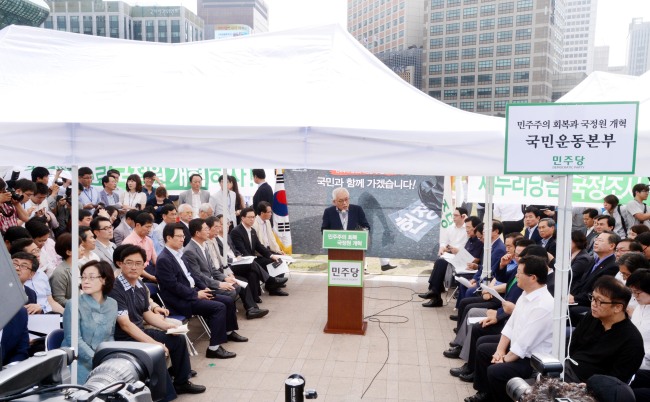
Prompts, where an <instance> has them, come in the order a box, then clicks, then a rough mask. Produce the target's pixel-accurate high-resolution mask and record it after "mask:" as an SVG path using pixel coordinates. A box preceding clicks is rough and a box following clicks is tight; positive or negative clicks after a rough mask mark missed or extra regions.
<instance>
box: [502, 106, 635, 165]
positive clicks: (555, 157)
mask: <svg viewBox="0 0 650 402" xmlns="http://www.w3.org/2000/svg"><path fill="white" fill-rule="evenodd" d="M638 109H639V104H638V102H616V103H543V104H512V105H508V107H507V110H506V150H505V155H506V158H505V173H506V174H555V175H565V174H593V173H598V174H608V173H617V174H634V166H635V162H636V136H637V115H638Z"/></svg>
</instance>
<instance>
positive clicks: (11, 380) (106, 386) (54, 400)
mask: <svg viewBox="0 0 650 402" xmlns="http://www.w3.org/2000/svg"><path fill="white" fill-rule="evenodd" d="M73 360H74V351H73V350H72V349H70V348H59V349H55V350H50V351H49V352H40V353H37V354H35V355H34V356H33V357H30V358H29V359H27V360H25V361H23V362H20V363H18V364H16V365H13V366H8V367H7V368H6V369H5V370H2V371H0V399H2V400H3V401H23V402H36V401H39V402H43V401H47V402H64V401H82V402H90V401H93V400H94V401H119V402H153V401H159V400H162V399H164V398H165V396H166V388H167V366H166V364H165V353H164V351H163V349H162V348H161V347H159V346H157V345H151V344H147V343H140V342H103V343H101V344H100V345H99V347H98V348H97V351H96V352H95V356H94V357H93V370H92V371H91V372H90V375H89V376H88V380H87V381H86V383H85V384H80V385H70V370H69V369H68V366H69V365H70V364H71V363H72V361H73Z"/></svg>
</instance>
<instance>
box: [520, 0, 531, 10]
mask: <svg viewBox="0 0 650 402" xmlns="http://www.w3.org/2000/svg"><path fill="white" fill-rule="evenodd" d="M532 9H533V0H518V1H517V11H529V10H532Z"/></svg>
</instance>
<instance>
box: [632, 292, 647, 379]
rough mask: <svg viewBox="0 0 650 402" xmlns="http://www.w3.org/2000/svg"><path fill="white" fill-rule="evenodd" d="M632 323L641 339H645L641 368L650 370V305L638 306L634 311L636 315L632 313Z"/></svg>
mask: <svg viewBox="0 0 650 402" xmlns="http://www.w3.org/2000/svg"><path fill="white" fill-rule="evenodd" d="M632 323H633V324H634V325H636V327H637V329H638V330H639V332H640V333H641V337H643V349H645V356H644V357H643V362H642V363H641V367H640V368H641V369H642V370H650V305H647V304H644V305H638V306H637V308H635V309H634V313H632Z"/></svg>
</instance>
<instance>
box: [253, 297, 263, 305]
mask: <svg viewBox="0 0 650 402" xmlns="http://www.w3.org/2000/svg"><path fill="white" fill-rule="evenodd" d="M253 300H255V303H257V304H261V303H262V298H261V297H259V296H257V297H256V298H254V299H253Z"/></svg>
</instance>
